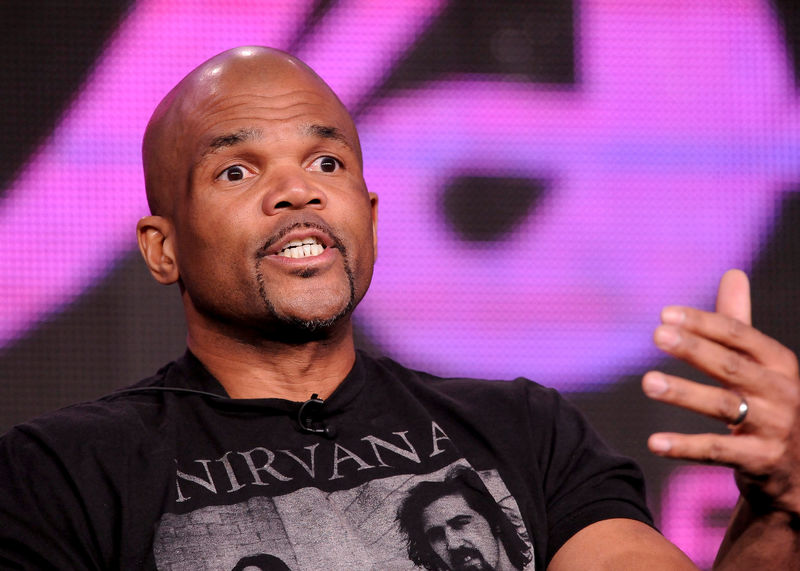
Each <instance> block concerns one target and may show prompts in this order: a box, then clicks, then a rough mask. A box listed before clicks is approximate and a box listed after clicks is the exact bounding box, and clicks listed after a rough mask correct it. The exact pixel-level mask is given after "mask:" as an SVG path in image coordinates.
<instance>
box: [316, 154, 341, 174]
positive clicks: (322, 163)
mask: <svg viewBox="0 0 800 571" xmlns="http://www.w3.org/2000/svg"><path fill="white" fill-rule="evenodd" d="M341 166H342V164H341V163H340V162H339V161H338V160H336V159H334V158H333V157H328V156H325V157H320V158H318V159H317V160H315V161H314V162H313V163H311V170H318V171H321V172H336V171H337V170H338V169H339V167H341Z"/></svg>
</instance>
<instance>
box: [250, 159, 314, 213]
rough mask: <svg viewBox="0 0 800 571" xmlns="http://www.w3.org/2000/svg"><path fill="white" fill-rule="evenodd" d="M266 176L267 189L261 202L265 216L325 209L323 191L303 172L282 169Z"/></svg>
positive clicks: (300, 170)
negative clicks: (291, 211) (305, 209)
mask: <svg viewBox="0 0 800 571" xmlns="http://www.w3.org/2000/svg"><path fill="white" fill-rule="evenodd" d="M268 176H269V179H268V183H267V184H268V188H267V191H266V192H265V193H264V198H263V202H262V209H263V210H264V213H265V214H267V215H274V214H279V213H280V212H283V211H285V210H296V209H300V208H315V209H322V208H325V205H326V203H327V197H326V196H325V191H324V190H323V189H322V188H321V187H320V186H319V185H318V184H316V182H315V181H313V180H310V177H311V175H310V174H309V173H308V172H306V171H305V170H303V169H300V168H295V169H284V170H282V171H280V172H275V173H271V174H270V175H268Z"/></svg>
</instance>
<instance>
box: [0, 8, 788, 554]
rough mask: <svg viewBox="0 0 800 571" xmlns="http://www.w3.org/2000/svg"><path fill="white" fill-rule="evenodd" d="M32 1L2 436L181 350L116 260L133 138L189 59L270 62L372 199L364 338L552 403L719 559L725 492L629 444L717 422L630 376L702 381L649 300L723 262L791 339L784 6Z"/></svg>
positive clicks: (10, 25) (14, 173) (682, 294)
mask: <svg viewBox="0 0 800 571" xmlns="http://www.w3.org/2000/svg"><path fill="white" fill-rule="evenodd" d="M34 4H36V6H35V7H33V8H35V9H36V12H37V13H38V14H40V15H41V17H39V18H30V17H29V16H30V13H31V12H30V9H31V7H30V5H29V4H26V6H24V7H23V6H16V5H15V3H12V4H10V5H7V6H4V7H3V11H4V13H3V18H2V26H3V28H4V33H3V38H2V41H3V42H4V46H3V51H2V54H3V59H4V62H3V63H4V69H5V70H6V71H5V73H6V74H7V80H6V81H4V82H3V84H2V85H0V90H1V91H0V97H2V101H3V106H2V107H3V108H2V109H0V117H2V122H3V125H4V128H3V130H2V135H1V136H0V144H1V145H2V156H0V161H2V163H3V164H2V169H0V185H2V195H1V198H0V218H2V223H0V296H2V297H1V298H2V304H0V375H2V383H0V392H2V395H0V396H2V398H0V429H2V430H5V429H7V428H8V427H10V426H11V425H13V424H14V423H17V422H20V421H23V420H24V419H26V418H29V417H31V416H34V415H36V414H39V413H42V412H44V411H47V410H52V409H53V408H56V407H59V406H63V405H65V404H67V403H70V402H75V401H78V400H82V399H87V398H92V397H95V396H98V395H100V394H103V393H106V392H109V391H111V390H113V389H114V388H116V387H119V386H122V385H126V384H130V383H132V382H135V381H136V380H138V379H139V378H141V377H143V376H145V375H148V374H150V373H152V372H153V371H154V370H155V369H156V368H157V367H158V366H160V365H161V364H163V363H164V362H166V361H167V360H169V359H171V358H174V357H175V356H177V355H179V354H180V353H181V352H182V350H183V337H184V335H185V330H184V324H183V317H182V312H181V307H180V302H179V298H178V293H177V291H176V290H173V289H168V288H161V287H159V286H157V285H156V284H155V283H154V282H153V281H152V280H151V279H150V277H149V276H148V274H147V272H146V270H145V269H144V266H143V264H142V263H141V261H140V259H139V254H138V253H137V252H136V251H135V248H136V246H135V233H134V227H135V223H136V220H137V219H138V218H139V217H141V216H143V215H145V214H147V207H146V203H145V199H144V191H143V181H142V175H141V164H140V155H139V149H140V141H141V136H142V133H143V130H144V127H145V125H146V122H147V120H148V118H149V115H150V113H151V112H152V110H153V108H154V107H155V105H156V104H157V103H158V101H159V100H160V98H161V97H162V96H163V95H164V94H165V93H166V92H167V91H168V90H169V89H170V88H171V86H172V85H174V84H175V83H176V82H177V81H178V80H179V79H180V78H181V77H183V75H185V74H186V73H187V72H188V71H190V70H191V69H192V68H193V67H194V66H196V65H197V64H198V63H200V62H201V61H203V60H204V59H206V58H208V57H210V56H212V55H214V54H216V53H218V52H219V51H222V50H224V49H228V48H231V47H234V46H237V45H244V44H259V45H270V46H274V47H278V48H282V49H286V50H288V51H290V52H292V53H295V54H297V55H298V56H300V57H301V58H302V59H304V60H305V61H306V62H308V63H309V64H310V65H311V66H312V67H314V68H315V69H316V70H317V71H318V72H319V73H320V75H322V77H323V78H325V79H326V81H328V82H329V83H330V84H331V86H332V87H333V88H334V90H336V91H337V93H339V95H340V97H341V98H342V100H343V102H344V103H345V104H346V105H347V106H348V108H349V109H350V110H351V112H352V114H353V115H354V117H355V119H356V122H357V125H358V127H359V131H360V134H361V137H362V145H363V148H364V158H365V175H366V178H367V183H368V186H369V187H370V190H372V191H374V192H377V193H378V195H379V196H380V222H379V260H378V263H377V266H376V272H375V278H374V280H373V285H372V287H371V289H370V292H369V293H368V294H367V297H366V298H365V300H364V301H363V302H362V305H361V306H360V307H359V309H358V311H357V315H356V326H357V336H358V342H359V344H360V346H362V347H363V348H365V349H366V350H369V351H373V352H376V353H384V354H389V355H391V356H393V357H395V358H397V359H398V360H400V361H402V362H404V363H406V364H408V365H410V366H414V367H419V368H423V369H427V370H431V371H433V372H437V373H440V374H446V375H469V376H481V377H487V378H492V379H508V378H513V377H515V376H519V375H523V376H526V377H529V378H532V379H535V380H537V381H539V382H542V383H544V384H549V385H552V386H555V387H557V388H558V389H560V390H562V391H564V392H565V393H567V394H568V396H569V397H570V398H571V399H573V400H574V401H575V402H576V403H577V404H578V405H579V406H581V407H582V408H583V410H584V411H585V412H586V414H587V415H588V416H589V417H590V419H591V420H592V422H593V423H594V424H595V425H596V426H597V427H598V428H599V429H600V431H601V432H602V433H603V434H604V435H605V436H606V437H607V438H608V440H609V441H610V442H611V443H612V444H613V445H614V446H615V447H617V448H618V449H620V450H621V451H623V452H625V453H627V454H630V455H633V456H635V457H636V458H637V460H638V461H640V463H641V464H642V465H643V468H644V469H645V471H646V474H647V476H648V482H649V489H650V495H651V503H652V505H653V508H654V511H655V513H656V515H657V517H658V519H659V522H660V524H661V527H662V529H663V531H664V532H665V533H666V534H667V535H668V536H669V537H671V538H673V539H674V540H675V541H677V542H678V543H679V544H680V545H681V546H682V547H684V548H685V549H687V550H688V551H689V553H690V555H692V556H693V557H694V559H695V560H696V561H697V562H698V563H699V564H701V565H705V566H709V565H710V562H711V558H713V552H714V549H715V544H716V542H717V541H718V538H719V533H720V531H721V529H722V528H724V517H723V516H724V514H725V506H729V505H731V504H732V498H734V497H735V488H733V486H732V484H731V482H730V478H729V477H728V475H727V474H726V473H724V471H719V470H713V469H711V470H710V469H708V468H697V467H690V466H684V465H678V464H673V463H667V462H664V461H661V460H658V459H654V458H651V457H650V456H649V455H648V453H647V452H646V450H645V447H644V441H645V439H646V436H647V434H649V433H650V432H652V431H654V430H659V429H669V430H685V431H704V430H720V429H722V428H723V427H719V426H716V425H715V424H714V423H711V422H710V421H709V422H706V421H703V420H700V419H694V418H691V417H690V416H688V415H685V414H682V413H680V412H676V411H672V410H665V409H664V408H663V407H658V406H657V405H655V404H653V403H649V402H648V401H647V400H646V399H645V398H644V397H643V396H641V394H640V391H639V388H638V383H639V379H640V376H641V374H642V373H643V372H644V371H646V370H648V369H649V368H653V367H658V368H660V369H662V370H665V371H667V372H670V373H673V374H682V375H689V376H693V378H698V377H697V375H694V373H692V372H691V371H689V370H687V369H686V368H684V367H683V366H682V365H681V364H679V363H676V362H672V361H670V360H665V359H663V358H662V357H660V356H659V354H658V353H657V352H656V351H655V350H654V349H653V348H652V344H651V341H650V337H651V334H652V330H653V328H654V326H655V324H656V322H657V316H658V312H659V310H660V308H661V307H662V306H663V305H666V304H671V303H680V304H691V305H698V306H701V307H711V306H713V299H714V293H715V288H716V282H717V280H718V279H719V276H720V275H721V273H722V272H723V271H724V270H725V269H727V268H728V267H741V268H743V269H745V270H747V271H748V272H749V273H750V274H751V276H752V279H753V290H754V318H755V320H756V323H757V325H758V326H759V327H760V328H762V329H763V330H764V331H766V332H767V333H769V334H771V335H775V336H777V337H778V338H779V339H781V340H782V341H783V342H784V343H785V344H787V345H788V346H789V347H791V348H793V349H795V350H797V347H799V346H800V333H798V328H797V327H796V326H795V324H796V323H797V322H798V317H800V298H799V296H798V293H797V286H798V284H799V283H800V281H799V280H798V278H800V275H799V274H800V271H798V269H797V267H798V259H800V258H798V255H800V251H799V250H800V202H799V201H798V188H800V93H799V90H798V85H799V82H800V80H799V79H798V78H799V77H800V74H798V59H800V57H799V56H798V54H799V53H800V48H798V32H799V31H800V17H798V9H797V8H796V7H795V6H794V5H793V3H792V2H791V1H790V0H780V1H777V0H776V1H774V2H769V1H766V0H763V1H761V0H709V1H707V2H687V1H679V0H671V1H668V0H653V1H652V2H636V1H634V0H574V1H566V0H538V1H531V2H511V1H507V0H506V1H499V2H492V3H488V2H478V1H476V0H471V1H468V0H462V1H458V0H452V1H445V0H441V1H437V0H430V1H411V0H394V1H392V2H383V1H374V0H373V1H366V0H338V1H332V0H317V1H313V0H303V1H293V2H279V1H272V2H270V1H259V0H248V1H239V2H234V1H232V0H231V1H222V0H215V1H211V2H174V1H171V2H170V1H166V0H140V1H138V2H133V1H117V2H99V1H98V0H82V1H80V2H64V1H61V2H57V1H54V0H49V1H40V2H34ZM712 490H713V493H711V491H712ZM721 521H722V523H721V524H720V522H721Z"/></svg>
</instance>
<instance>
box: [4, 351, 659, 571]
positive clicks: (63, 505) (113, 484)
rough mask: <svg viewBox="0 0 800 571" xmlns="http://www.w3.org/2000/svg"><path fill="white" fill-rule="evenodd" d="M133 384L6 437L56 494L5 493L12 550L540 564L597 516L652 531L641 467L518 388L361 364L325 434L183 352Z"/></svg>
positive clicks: (138, 562) (525, 384) (271, 560)
mask: <svg viewBox="0 0 800 571" xmlns="http://www.w3.org/2000/svg"><path fill="white" fill-rule="evenodd" d="M135 389H136V390H134V391H128V392H121V393H119V394H116V395H113V396H111V397H106V398H104V399H101V400H99V401H96V402H93V403H85V404H81V405H75V406H72V407H69V408H67V409H64V410H63V411H61V412H59V413H57V414H55V415H50V416H48V417H44V418H43V419H40V420H36V421H32V422H30V423H28V424H25V425H21V426H19V427H17V428H15V429H14V430H13V431H12V432H11V433H10V434H9V436H8V437H7V438H6V439H5V440H4V442H3V444H4V448H3V449H2V450H0V480H2V481H3V482H4V485H5V483H6V482H7V483H8V485H7V488H8V489H10V490H13V489H14V488H15V487H18V488H19V489H20V490H28V489H29V488H28V487H26V486H24V485H22V483H23V482H26V481H27V482H29V481H32V480H33V481H47V482H48V493H49V494H51V495H52V497H54V498H58V502H56V503H54V502H49V503H48V504H47V507H46V508H45V509H43V510H41V509H40V510H34V509H32V508H31V507H30V506H32V505H36V502H37V498H32V497H30V496H29V494H31V492H29V491H25V492H20V495H18V496H16V497H14V498H12V497H11V496H12V495H13V494H7V495H5V497H4V498H0V512H6V513H13V514H14V518H11V521H12V524H11V526H12V528H13V527H14V526H19V530H14V529H11V533H10V535H11V536H14V535H15V534H18V535H19V536H20V537H27V538H30V537H31V535H32V534H31V530H36V534H34V535H35V536H36V537H37V538H38V539H37V541H41V542H42V544H41V546H40V547H41V551H40V553H48V554H52V558H53V559H52V561H53V563H55V564H56V565H57V566H60V567H62V568H75V567H78V568H82V567H86V568H96V567H105V568H119V569H129V568H130V569H134V568H135V569H139V568H143V567H144V568H156V569H169V570H173V569H188V568H191V569H226V570H227V569H237V570H243V569H287V568H288V569H293V570H302V569H382V570H385V569H436V570H439V569H452V570H459V569H471V570H481V569H483V570H487V569H496V570H500V569H544V568H545V567H546V565H547V562H549V560H550V558H551V557H552V555H553V554H554V553H555V551H556V550H557V549H558V548H559V547H560V546H561V545H562V544H563V543H564V542H565V541H566V540H567V539H569V537H571V536H572V535H573V534H574V533H576V532H577V531H578V530H580V529H582V528H583V527H585V526H586V525H589V524H591V523H593V522H595V521H598V520H601V519H606V518H613V517H627V518H633V519H637V520H640V521H644V522H647V523H650V524H652V522H651V517H650V515H649V513H648V511H647V508H646V506H645V503H644V499H643V489H642V479H641V474H640V472H639V470H638V468H637V467H636V466H635V465H634V464H633V463H632V462H631V461H629V460H628V459H626V458H622V457H619V456H616V455H614V454H613V453H611V452H610V451H609V450H608V449H607V448H606V447H605V445H604V444H603V443H602V442H601V441H600V439H599V438H598V436H597V435H596V434H595V433H594V432H593V431H592V430H591V428H589V426H588V425H587V423H586V422H585V421H584V419H583V418H582V417H581V416H580V414H579V413H578V412H577V411H576V410H575V409H574V408H573V407H572V406H570V405H569V404H568V403H567V402H566V401H564V400H563V399H562V398H561V397H560V396H558V394H557V393H556V392H555V391H553V390H550V389H546V388H543V387H541V386H540V385H537V384H536V383H533V382H530V381H527V380H524V379H519V380H517V381H511V382H494V383H491V382H486V381H475V380H471V379H442V378H438V377H433V376H431V375H427V374H425V373H420V372H416V371H411V370H409V369H406V368H404V367H402V366H400V365H398V364H397V363H395V362H393V361H391V360H388V359H380V360H376V359H373V358H371V357H368V356H366V355H364V354H359V355H358V358H357V360H356V364H355V366H354V368H353V370H352V371H351V373H350V374H349V375H348V377H347V378H346V379H345V381H344V382H343V383H342V384H341V385H340V386H339V388H338V389H337V390H336V391H335V392H334V393H333V394H332V395H331V396H330V398H329V399H327V400H326V401H325V402H324V403H323V404H322V406H319V407H317V408H316V409H315V413H314V415H313V417H312V418H310V419H307V421H308V422H309V423H311V424H310V426H311V427H312V428H316V429H318V432H316V433H313V432H308V431H303V430H302V429H301V428H300V424H299V423H298V412H299V408H300V406H301V403H296V402H290V401H285V400H280V399H255V400H237V399H229V398H227V397H226V395H225V392H224V389H223V388H222V386H221V385H220V384H219V383H218V381H216V379H214V378H213V377H212V376H211V375H210V374H209V373H208V372H207V371H206V370H205V369H204V368H203V367H202V365H201V364H200V363H199V361H197V359H196V358H194V356H192V355H191V354H189V353H187V355H185V356H184V357H183V358H181V359H179V360H177V361H175V362H173V363H171V364H169V365H167V366H166V367H164V368H163V369H162V370H161V371H159V373H158V374H157V375H155V376H154V377H151V378H149V379H146V380H145V381H143V382H142V383H140V384H139V385H137V386H136V387H135ZM197 391H204V392H205V393H207V394H205V395H201V394H197ZM208 393H210V394H208ZM214 395H217V396H214ZM98 426H100V427H102V428H101V429H98ZM64 427H69V428H64ZM325 427H330V428H332V430H328V431H327V432H323V431H322V430H319V429H321V428H325ZM89 455H91V457H89ZM10 458H16V461H14V462H9V461H8V460H9V459H10ZM14 482H20V484H19V485H18V486H15V484H14ZM89 499H90V500H89ZM4 549H5V548H4V546H0V558H2V557H11V559H10V560H11V561H16V559H14V558H13V557H22V555H20V554H14V555H13V556H12V555H11V553H12V552H11V551H9V554H8V555H7V554H6V553H5V552H4ZM29 556H30V557H31V559H25V558H22V559H20V560H21V561H23V562H28V561H33V560H35V559H34V557H35V555H33V554H29Z"/></svg>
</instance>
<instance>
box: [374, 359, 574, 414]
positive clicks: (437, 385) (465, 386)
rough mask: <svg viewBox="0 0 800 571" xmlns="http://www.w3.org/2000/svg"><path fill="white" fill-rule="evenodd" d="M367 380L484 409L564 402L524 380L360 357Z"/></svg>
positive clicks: (543, 387) (550, 391) (550, 390)
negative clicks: (372, 378)
mask: <svg viewBox="0 0 800 571" xmlns="http://www.w3.org/2000/svg"><path fill="white" fill-rule="evenodd" d="M362 359H363V360H364V363H365V367H364V368H365V373H366V375H367V377H369V376H377V377H380V378H383V379H387V378H389V379H393V380H395V381H396V382H397V383H399V384H401V385H402V386H404V387H406V388H407V389H408V390H411V391H413V392H415V393H420V394H427V393H435V394H438V395H441V396H443V397H446V398H449V399H454V400H457V401H464V402H468V403H474V404H476V405H479V406H485V405H487V404H489V403H490V402H492V403H497V402H498V401H508V402H510V403H516V404H523V403H524V402H532V403H534V404H536V403H538V404H540V405H542V406H544V407H548V408H549V407H551V406H552V405H553V404H554V403H555V402H557V401H561V400H563V399H562V397H561V396H560V394H559V393H558V391H556V390H555V389H552V388H549V387H546V386H544V385H541V384H539V383H537V382H536V381H532V380H530V379H528V378H525V377H516V378H514V379H499V378H496V379H482V378H476V377H459V376H447V374H446V373H444V372H441V373H440V372H428V371H423V370H421V369H419V368H414V367H407V366H405V365H403V364H400V363H398V362H397V361H395V360H394V359H392V358H390V357H386V356H380V357H376V356H369V355H362Z"/></svg>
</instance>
